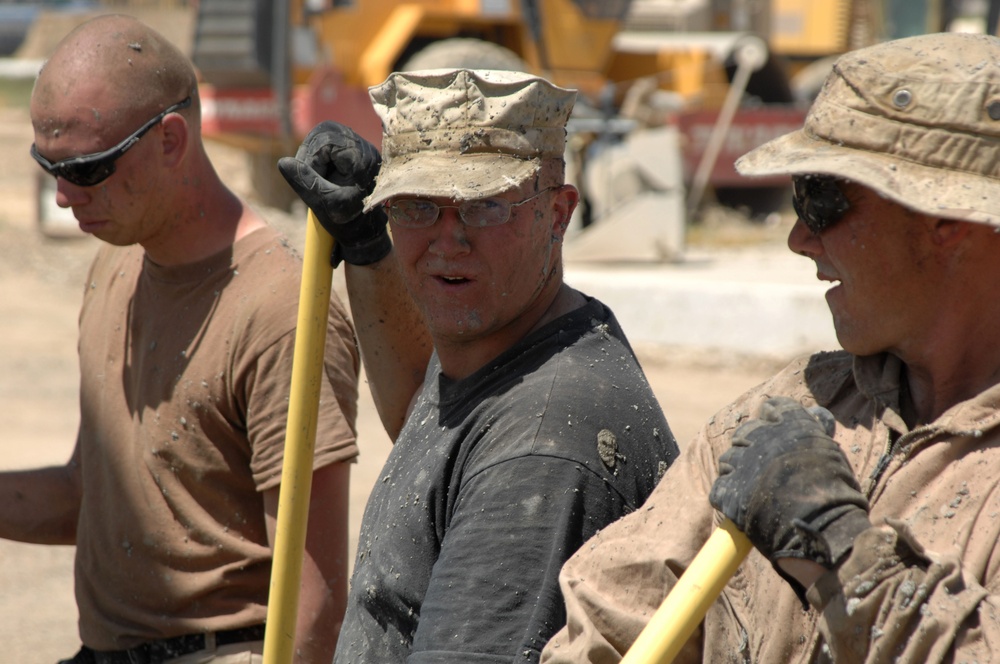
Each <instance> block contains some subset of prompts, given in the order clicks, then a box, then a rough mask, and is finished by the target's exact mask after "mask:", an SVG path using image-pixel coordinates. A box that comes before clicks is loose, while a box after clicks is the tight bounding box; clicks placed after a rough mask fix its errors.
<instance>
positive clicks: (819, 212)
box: [792, 174, 851, 235]
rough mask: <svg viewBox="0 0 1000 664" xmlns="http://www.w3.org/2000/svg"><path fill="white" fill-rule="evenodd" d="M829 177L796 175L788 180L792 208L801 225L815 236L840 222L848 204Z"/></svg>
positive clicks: (834, 180)
mask: <svg viewBox="0 0 1000 664" xmlns="http://www.w3.org/2000/svg"><path fill="white" fill-rule="evenodd" d="M837 182H838V178H835V177H833V176H830V175H815V174H810V175H796V176H794V177H793V178H792V207H793V208H794V209H795V214H797V215H798V216H799V219H801V220H802V223H804V224H805V225H806V228H808V229H809V231H810V232H812V233H813V234H814V235H819V234H820V233H822V232H823V231H825V230H826V229H828V228H830V227H831V226H833V225H834V224H835V223H837V222H838V221H840V218H841V217H843V216H844V214H846V213H847V211H848V210H849V209H851V204H850V202H849V201H848V200H847V197H846V196H844V192H842V191H841V190H840V186H839V185H838V184H837Z"/></svg>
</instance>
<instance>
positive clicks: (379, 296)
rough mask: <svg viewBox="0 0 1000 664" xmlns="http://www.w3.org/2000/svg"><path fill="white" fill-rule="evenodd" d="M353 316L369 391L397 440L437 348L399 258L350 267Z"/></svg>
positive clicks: (391, 435) (387, 429)
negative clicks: (410, 292)
mask: <svg viewBox="0 0 1000 664" xmlns="http://www.w3.org/2000/svg"><path fill="white" fill-rule="evenodd" d="M346 281H347V294H348V298H349V300H350V303H351V316H352V318H353V319H354V325H355V329H356V330H357V334H358V339H359V342H360V346H361V358H362V361H363V363H364V366H365V372H366V374H367V377H368V387H369V389H370V390H371V393H372V399H373V400H374V402H375V407H376V408H377V410H378V413H379V417H380V418H381V420H382V425H383V426H384V427H385V430H386V432H388V434H389V437H390V438H392V439H393V440H395V439H396V436H398V435H399V431H400V430H401V429H402V427H403V422H404V421H405V420H406V414H407V412H408V410H409V407H410V403H411V402H412V400H413V397H414V395H415V394H416V393H417V390H418V389H419V388H420V386H421V385H422V384H423V380H424V372H425V371H426V369H427V363H428V361H429V360H430V356H431V352H432V350H433V343H432V341H431V338H430V333H429V332H428V330H427V326H426V324H425V323H424V319H423V316H422V315H421V313H420V311H419V310H418V309H417V306H416V304H414V302H413V300H412V299H411V298H410V294H409V292H408V291H407V289H406V285H405V283H404V282H403V277H402V274H401V273H400V270H399V266H398V264H397V263H396V258H395V254H394V253H391V252H390V253H389V255H388V256H386V257H385V258H383V259H382V260H380V261H378V262H377V263H373V264H372V265H366V266H356V265H346Z"/></svg>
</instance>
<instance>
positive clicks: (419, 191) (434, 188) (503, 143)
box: [365, 69, 576, 211]
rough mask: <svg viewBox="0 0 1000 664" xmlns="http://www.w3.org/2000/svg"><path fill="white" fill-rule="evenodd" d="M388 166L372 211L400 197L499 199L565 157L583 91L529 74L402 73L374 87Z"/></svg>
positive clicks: (368, 206)
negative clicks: (578, 95) (569, 129)
mask: <svg viewBox="0 0 1000 664" xmlns="http://www.w3.org/2000/svg"><path fill="white" fill-rule="evenodd" d="M369 94H370V96H371V99H372V102H373V103H374V105H375V111H376V112H377V113H378V115H379V117H380V118H381V119H382V129H383V134H384V135H383V139H382V168H381V170H380V172H379V175H378V179H377V181H376V184H375V189H374V191H372V193H371V195H370V196H369V197H368V198H367V199H366V200H365V211H368V210H371V209H372V208H374V207H376V206H377V205H379V204H380V203H382V202H383V201H385V200H387V199H389V198H392V197H394V196H419V197H442V198H450V199H454V200H468V199H475V198H484V197H487V196H495V195H497V194H499V193H502V192H504V191H508V190H510V189H514V188H516V187H518V186H520V185H521V184H522V183H524V182H525V181H526V180H528V179H529V178H532V177H534V176H535V175H536V174H537V173H538V170H539V168H540V166H541V160H542V159H545V158H549V157H559V158H561V157H562V156H563V153H564V150H565V146H566V122H567V120H568V119H569V115H570V112H571V111H572V110H573V102H574V101H575V100H576V92H575V91H573V90H566V89H564V88H560V87H557V86H555V85H553V84H552V83H549V82H548V81H546V80H545V79H543V78H539V77H537V76H534V75H531V74H526V73H522V72H510V71H492V70H472V69H435V70H427V71H415V72H396V73H393V74H391V75H390V76H389V78H388V79H386V81H385V82H384V83H382V84H381V85H378V86H376V87H373V88H370V89H369Z"/></svg>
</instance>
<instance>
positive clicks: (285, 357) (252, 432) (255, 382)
mask: <svg viewBox="0 0 1000 664" xmlns="http://www.w3.org/2000/svg"><path fill="white" fill-rule="evenodd" d="M334 342H335V339H328V340H327V344H328V346H329V344H332V343H334ZM294 350H295V333H294V331H293V332H290V333H288V334H285V335H283V336H282V337H281V338H280V339H278V340H277V341H276V342H275V343H273V344H271V345H270V346H269V347H268V348H266V349H264V350H263V351H262V352H261V353H260V355H259V356H258V357H257V360H256V363H255V367H254V370H253V371H252V372H249V373H248V382H249V384H248V386H247V387H246V391H247V394H248V397H247V416H246V417H247V436H248V438H249V439H250V446H251V461H250V468H251V470H252V472H253V476H254V482H255V483H256V485H257V490H258V491H264V490H267V489H271V488H274V487H276V486H278V484H279V483H280V482H281V471H282V464H283V463H284V449H285V436H286V434H287V428H288V408H289V392H290V389H291V380H292V357H293V355H294ZM329 358H330V352H329V350H328V351H327V359H328V362H327V367H326V369H325V371H324V372H323V373H322V374H321V380H320V401H319V410H318V412H317V424H316V438H315V443H314V454H313V468H314V469H315V468H321V467H323V466H326V465H328V464H330V463H334V462H337V461H350V460H353V459H354V458H355V457H357V454H358V448H357V445H356V443H355V434H354V417H355V410H354V408H355V406H354V404H355V403H356V401H357V383H356V379H355V382H354V384H353V385H352V384H351V383H350V381H349V380H348V379H347V378H343V379H342V380H340V381H337V379H336V376H337V374H338V373H342V374H344V375H347V376H349V375H350V374H351V372H352V371H353V372H355V373H354V375H355V376H356V368H354V369H343V370H340V369H338V370H336V371H335V370H332V369H331V367H330V366H329V364H330V362H329ZM348 361H349V360H345V362H348ZM334 382H337V383H338V385H339V387H340V389H341V390H342V394H341V395H340V398H338V397H337V396H336V395H335V393H334V389H335V388H334V386H333V383H334ZM344 392H347V393H348V394H344ZM342 405H345V406H347V408H342ZM345 411H346V412H345Z"/></svg>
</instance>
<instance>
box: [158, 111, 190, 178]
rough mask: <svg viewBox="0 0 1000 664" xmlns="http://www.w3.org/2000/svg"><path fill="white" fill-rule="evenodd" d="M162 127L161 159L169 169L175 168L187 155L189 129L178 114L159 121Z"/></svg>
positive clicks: (184, 120)
mask: <svg viewBox="0 0 1000 664" xmlns="http://www.w3.org/2000/svg"><path fill="white" fill-rule="evenodd" d="M161 124H162V125H163V143H162V145H163V159H164V164H165V165H166V166H168V167H170V168H173V167H175V166H177V165H178V164H179V163H180V162H181V160H182V159H183V158H184V155H185V154H187V149H188V140H189V138H190V132H191V127H190V125H189V124H188V122H187V120H186V119H185V118H184V116H183V115H181V114H180V113H171V114H170V115H168V116H166V117H165V118H163V120H162V121H161Z"/></svg>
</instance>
